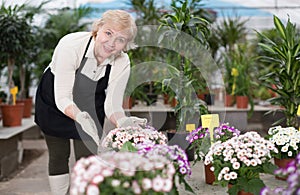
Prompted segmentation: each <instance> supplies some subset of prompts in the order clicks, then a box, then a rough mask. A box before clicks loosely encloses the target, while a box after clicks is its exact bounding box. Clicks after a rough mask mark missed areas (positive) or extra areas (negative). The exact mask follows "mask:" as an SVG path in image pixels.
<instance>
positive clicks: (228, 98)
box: [224, 94, 235, 107]
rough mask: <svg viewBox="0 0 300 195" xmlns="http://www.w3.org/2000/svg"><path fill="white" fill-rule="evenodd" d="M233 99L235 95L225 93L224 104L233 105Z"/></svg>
mask: <svg viewBox="0 0 300 195" xmlns="http://www.w3.org/2000/svg"><path fill="white" fill-rule="evenodd" d="M234 101H235V96H233V95H228V94H227V95H225V99H224V106H226V107H231V106H233V105H234Z"/></svg>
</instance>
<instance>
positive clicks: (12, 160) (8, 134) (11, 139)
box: [0, 116, 36, 179]
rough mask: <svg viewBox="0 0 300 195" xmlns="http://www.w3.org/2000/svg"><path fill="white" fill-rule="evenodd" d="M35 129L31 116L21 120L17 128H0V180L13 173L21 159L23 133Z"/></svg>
mask: <svg viewBox="0 0 300 195" xmlns="http://www.w3.org/2000/svg"><path fill="white" fill-rule="evenodd" d="M32 128H36V124H35V123H34V118H33V116H32V117H30V118H23V119H22V125H21V126H17V127H3V126H2V122H1V126H0V179H2V178H5V177H7V176H8V175H9V174H11V173H12V172H13V171H15V170H16V169H17V168H18V166H19V165H20V163H21V162H22V159H23V151H24V149H23V145H22V139H23V133H24V132H25V131H28V130H31V129H32Z"/></svg>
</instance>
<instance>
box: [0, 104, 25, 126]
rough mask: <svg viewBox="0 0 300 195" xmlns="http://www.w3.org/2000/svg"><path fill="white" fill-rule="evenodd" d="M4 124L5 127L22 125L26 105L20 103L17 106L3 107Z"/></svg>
mask: <svg viewBox="0 0 300 195" xmlns="http://www.w3.org/2000/svg"><path fill="white" fill-rule="evenodd" d="M1 112H2V124H3V126H4V127H14V126H21V125H22V118H23V112H24V104H23V103H18V104H16V105H8V104H2V105H1Z"/></svg>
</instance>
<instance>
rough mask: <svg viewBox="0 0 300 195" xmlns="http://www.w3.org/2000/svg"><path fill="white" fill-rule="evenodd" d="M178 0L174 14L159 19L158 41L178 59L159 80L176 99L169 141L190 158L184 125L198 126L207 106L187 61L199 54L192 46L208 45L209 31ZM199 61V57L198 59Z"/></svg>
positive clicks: (195, 68)
mask: <svg viewBox="0 0 300 195" xmlns="http://www.w3.org/2000/svg"><path fill="white" fill-rule="evenodd" d="M180 2H181V6H179V7H177V5H178V4H176V2H175V1H172V11H173V13H172V14H165V15H163V17H162V19H161V20H160V23H161V24H160V28H159V31H160V32H161V37H160V39H159V44H161V45H163V44H168V45H172V47H173V48H174V50H175V51H178V53H174V58H173V59H177V60H176V61H175V62H174V66H173V67H172V68H170V70H169V71H170V72H171V73H173V75H172V76H171V77H169V78H166V79H164V80H163V82H162V83H163V85H164V86H167V87H169V88H171V89H172V90H173V91H174V92H175V94H176V99H177V105H176V107H175V114H176V119H177V122H176V132H169V133H168V139H169V144H171V145H175V144H177V145H179V146H180V147H182V148H183V149H187V150H186V152H188V156H189V160H193V159H194V154H193V151H191V153H189V150H188V148H189V143H188V142H187V140H185V138H186V136H187V134H188V132H187V128H186V125H187V124H194V126H198V123H199V119H200V114H205V113H207V107H206V105H205V104H204V103H203V101H201V100H199V99H198V97H197V94H196V92H197V91H198V90H197V89H195V87H196V85H193V83H194V82H197V79H196V78H193V74H191V73H195V72H196V71H198V72H199V71H200V70H199V69H198V68H197V67H195V66H193V64H192V63H190V61H189V60H190V59H191V58H192V57H190V56H193V55H194V56H195V55H198V57H199V53H197V54H196V52H197V51H191V50H193V49H191V48H193V46H195V45H198V46H199V47H198V48H204V46H207V42H206V38H205V37H206V36H207V34H208V33H209V29H208V25H209V23H208V21H207V20H205V19H204V18H202V17H201V16H194V15H193V13H192V11H191V10H190V9H189V7H188V1H187V0H185V1H180ZM177 3H178V2H177ZM186 36H189V37H190V38H191V37H192V39H193V42H190V41H187V39H186ZM193 44H194V45H193ZM193 52H194V53H193ZM198 60H200V59H199V58H198ZM200 74H201V73H200Z"/></svg>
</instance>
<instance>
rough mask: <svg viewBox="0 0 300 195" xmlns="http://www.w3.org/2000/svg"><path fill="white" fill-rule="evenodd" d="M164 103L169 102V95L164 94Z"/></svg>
mask: <svg viewBox="0 0 300 195" xmlns="http://www.w3.org/2000/svg"><path fill="white" fill-rule="evenodd" d="M164 104H169V95H168V94H164Z"/></svg>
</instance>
